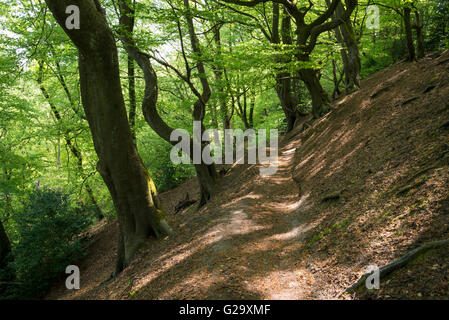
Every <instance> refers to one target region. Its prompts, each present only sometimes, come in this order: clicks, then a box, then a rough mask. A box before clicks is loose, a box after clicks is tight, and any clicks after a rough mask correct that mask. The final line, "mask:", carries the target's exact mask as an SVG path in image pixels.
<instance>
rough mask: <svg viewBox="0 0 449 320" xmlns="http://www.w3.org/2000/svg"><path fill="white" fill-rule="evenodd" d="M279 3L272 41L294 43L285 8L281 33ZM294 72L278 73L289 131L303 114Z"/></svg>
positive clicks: (282, 58)
mask: <svg viewBox="0 0 449 320" xmlns="http://www.w3.org/2000/svg"><path fill="white" fill-rule="evenodd" d="M279 20H280V12H279V4H273V25H272V38H271V42H272V43H274V44H280V43H281V42H282V44H286V45H290V46H291V45H292V44H293V39H292V36H291V32H292V25H291V17H290V15H289V13H288V12H287V10H286V9H285V8H284V9H283V12H282V19H281V27H280V29H281V31H280V34H279ZM277 60H278V62H281V63H285V64H287V63H289V62H291V58H290V57H285V56H282V55H281V56H280V57H279V58H278V59H277ZM292 78H293V77H292V74H291V73H290V72H287V71H280V72H278V73H277V74H276V87H275V89H276V93H277V96H278V98H279V101H280V102H281V106H282V110H283V111H284V114H285V118H286V120H287V132H289V131H291V130H292V129H293V128H294V126H295V123H296V121H297V120H298V118H299V117H300V116H301V115H302V113H301V112H300V111H299V99H298V96H297V92H296V88H295V85H296V83H295V82H294V81H293V79H292Z"/></svg>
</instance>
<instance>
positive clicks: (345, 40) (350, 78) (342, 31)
mask: <svg viewBox="0 0 449 320" xmlns="http://www.w3.org/2000/svg"><path fill="white" fill-rule="evenodd" d="M326 2H327V5H328V6H330V0H326ZM343 14H344V7H343V4H342V3H341V2H340V3H339V4H338V5H337V8H336V9H335V13H334V15H333V19H334V20H336V19H337V17H341V16H343ZM334 33H335V37H336V38H337V41H338V42H339V43H340V45H341V46H342V49H341V50H340V53H341V58H342V61H343V68H344V73H345V91H346V93H347V94H349V93H351V92H353V91H354V90H356V88H360V71H361V62H360V53H359V47H358V43H357V39H356V36H355V33H354V28H353V27H352V24H351V21H350V19H349V18H348V19H347V20H346V21H344V22H343V23H342V24H341V25H340V26H339V27H337V28H335V29H334Z"/></svg>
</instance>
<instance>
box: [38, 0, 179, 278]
mask: <svg viewBox="0 0 449 320" xmlns="http://www.w3.org/2000/svg"><path fill="white" fill-rule="evenodd" d="M46 3H47V5H48V7H49V8H50V10H51V11H52V13H53V15H54V16H55V18H56V20H57V21H58V23H59V24H60V25H61V27H62V28H64V31H65V32H66V33H67V34H68V36H69V37H70V38H71V40H72V41H73V43H74V44H75V45H76V47H77V48H78V50H79V73H80V86H81V96H82V101H83V106H84V110H85V113H86V117H87V121H88V123H89V127H90V129H91V132H92V138H93V141H94V146H95V151H96V152H97V155H98V158H99V161H98V165H97V170H98V171H99V172H100V174H101V176H102V178H103V180H104V182H105V183H106V185H107V187H108V189H109V192H110V194H111V197H112V200H113V202H114V206H115V209H116V211H117V217H118V222H119V225H120V236H119V247H118V257H117V264H116V274H117V273H119V272H120V271H122V270H123V268H125V267H126V266H127V265H129V263H130V262H131V260H132V259H133V257H134V255H135V253H136V251H137V250H138V248H139V247H140V245H142V244H143V243H144V242H145V240H146V239H147V237H148V235H150V234H154V235H155V236H156V237H160V236H162V235H167V234H170V233H171V230H170V228H169V226H168V224H167V223H166V221H165V219H164V214H163V211H162V209H161V207H160V204H159V201H158V199H157V191H156V188H155V186H154V183H153V181H152V180H151V178H150V177H149V175H148V172H147V170H146V168H145V167H144V165H143V163H142V160H141V158H140V156H139V154H138V153H137V150H136V148H135V146H134V143H133V140H132V135H131V130H130V127H129V123H128V119H127V116H126V108H125V101H124V98H123V94H122V88H121V83H120V74H119V65H118V54H117V47H116V44H115V39H114V36H113V34H112V32H111V29H110V28H109V26H108V24H107V21H106V17H105V13H104V10H103V8H102V7H101V6H100V4H99V2H98V0H80V1H78V3H77V5H78V7H79V8H80V21H81V24H82V27H81V28H80V29H79V30H76V29H75V30H67V29H66V28H65V19H66V17H67V15H66V13H65V10H66V8H67V6H69V5H70V4H71V0H46Z"/></svg>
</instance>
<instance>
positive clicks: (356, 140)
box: [48, 51, 449, 299]
mask: <svg viewBox="0 0 449 320" xmlns="http://www.w3.org/2000/svg"><path fill="white" fill-rule="evenodd" d="M279 155H280V157H279V170H278V172H277V173H276V174H275V175H272V176H269V177H262V176H260V175H259V174H258V173H259V169H258V166H257V165H239V166H234V167H233V168H232V170H230V171H229V172H228V173H227V174H226V176H225V177H224V178H223V179H222V181H221V183H220V187H219V190H218V196H216V197H214V198H213V199H212V201H211V202H210V203H209V204H208V205H207V206H205V207H204V208H202V209H201V210H199V211H196V210H195V208H194V207H190V208H189V209H186V210H184V211H182V212H180V213H178V214H175V213H174V210H173V207H174V205H175V204H176V203H177V201H178V200H181V199H183V198H184V197H185V194H186V192H187V191H189V192H190V191H192V190H194V189H195V183H196V182H195V181H194V180H191V181H189V182H188V183H187V184H185V185H183V186H181V187H179V188H177V189H175V190H172V191H169V192H167V193H165V194H164V195H163V198H164V199H163V203H164V205H165V207H166V209H167V211H168V213H169V214H168V215H169V222H170V223H171V225H172V226H173V228H174V230H175V232H176V236H174V237H172V238H169V239H165V240H162V241H152V240H149V241H148V243H147V245H146V246H145V248H142V250H141V252H140V254H139V256H138V257H137V258H136V260H135V261H134V262H133V264H132V265H131V266H130V267H129V268H127V269H126V270H125V271H124V272H123V273H122V274H121V275H120V276H119V277H118V278H117V279H115V280H110V281H105V280H106V279H107V278H108V275H109V274H110V273H112V271H113V269H114V254H112V253H113V252H114V251H111V250H114V247H115V242H116V239H115V237H116V234H117V225H116V224H115V223H110V224H108V225H106V226H101V227H98V229H99V231H95V232H93V233H92V234H93V235H92V237H93V239H94V242H93V244H92V246H91V249H90V253H89V256H88V257H87V258H86V259H85V260H84V261H81V262H80V268H81V287H82V288H81V290H79V291H76V292H69V291H67V290H66V289H65V288H64V282H63V281H61V283H58V284H57V285H55V287H54V288H53V290H52V292H51V293H50V294H49V296H48V298H49V299H334V298H336V297H337V296H338V294H339V293H341V292H342V291H343V290H344V289H345V288H347V287H348V286H350V285H351V284H352V283H353V282H354V281H355V280H357V278H358V277H359V276H360V275H361V274H362V273H364V272H365V269H366V267H367V266H368V265H378V266H382V265H384V264H386V263H389V262H391V261H393V260H394V259H396V258H398V257H399V256H401V255H403V254H404V253H406V252H408V251H409V250H411V249H413V248H415V247H417V246H418V245H419V244H422V243H424V242H427V241H431V240H439V239H444V238H449V183H448V182H449V170H448V168H449V51H447V52H444V53H443V54H441V55H437V54H433V55H429V56H427V57H426V58H425V59H423V60H422V61H420V62H417V63H398V64H395V65H393V66H391V67H390V68H387V69H385V70H383V71H381V72H378V73H376V74H374V75H373V76H371V77H370V78H368V79H366V80H364V81H362V89H361V90H359V91H357V92H355V93H353V94H351V95H349V96H346V97H343V98H342V99H340V100H338V101H336V102H335V104H334V106H333V109H332V111H331V112H330V113H329V114H328V115H327V116H326V117H324V118H322V119H319V120H315V121H312V120H310V119H307V121H306V122H304V123H301V124H299V125H298V126H297V127H296V128H295V130H294V131H293V132H291V133H290V134H289V135H287V136H285V137H283V139H282V141H281V147H280V150H279ZM195 197H196V195H194V194H190V198H195ZM106 251H107V252H106ZM111 252H112V253H111ZM448 258H449V248H441V249H438V250H433V251H429V252H427V253H425V254H424V255H421V256H420V257H419V258H418V259H415V260H414V261H412V262H411V263H409V264H408V265H407V266H405V267H404V268H402V269H400V270H397V271H396V272H395V273H393V274H392V275H390V276H389V277H388V279H381V280H382V282H381V289H380V290H376V291H374V292H368V293H366V292H358V293H357V294H352V295H349V294H346V295H343V296H342V297H341V298H345V299H349V298H390V297H391V298H430V297H433V298H446V299H447V298H448V297H449V293H448V283H449V281H448V279H449V273H448V272H449V271H448V270H449V268H448V262H447V261H449V259H448Z"/></svg>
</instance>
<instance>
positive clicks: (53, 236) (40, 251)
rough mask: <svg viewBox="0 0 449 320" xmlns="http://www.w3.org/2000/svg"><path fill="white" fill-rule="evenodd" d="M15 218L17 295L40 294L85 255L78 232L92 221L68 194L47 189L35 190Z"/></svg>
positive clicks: (35, 295)
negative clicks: (72, 201)
mask: <svg viewBox="0 0 449 320" xmlns="http://www.w3.org/2000/svg"><path fill="white" fill-rule="evenodd" d="M14 218H15V219H14V222H15V227H16V230H17V239H15V243H14V246H13V252H14V260H13V262H12V268H13V270H15V273H16V278H17V279H16V281H17V284H16V286H15V290H14V291H15V295H16V298H26V299H28V298H35V297H39V296H41V295H43V294H44V293H45V291H46V290H47V289H48V287H49V285H50V284H51V280H53V279H54V278H55V277H57V276H58V275H59V274H61V273H62V272H63V271H64V270H65V268H66V267H67V266H68V265H70V264H72V263H74V262H76V261H77V260H78V259H79V258H81V257H82V256H83V255H84V254H85V250H83V243H82V239H81V238H79V237H77V235H79V233H80V232H81V231H83V230H84V229H85V228H86V227H87V226H88V225H89V223H90V222H91V218H90V214H89V213H86V212H82V210H80V208H76V207H74V206H72V205H71V202H70V199H69V196H68V195H67V194H64V193H61V192H60V191H55V190H50V189H44V190H35V191H34V192H32V193H31V194H30V196H29V199H28V201H27V202H26V205H25V206H24V208H23V210H21V211H19V212H16V214H15V217H14Z"/></svg>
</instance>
